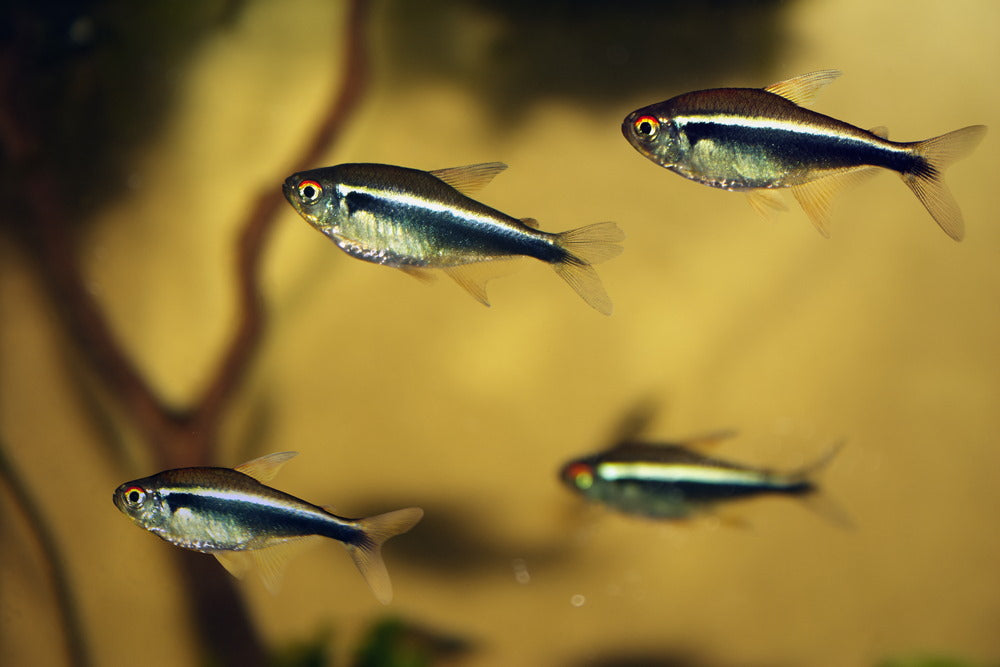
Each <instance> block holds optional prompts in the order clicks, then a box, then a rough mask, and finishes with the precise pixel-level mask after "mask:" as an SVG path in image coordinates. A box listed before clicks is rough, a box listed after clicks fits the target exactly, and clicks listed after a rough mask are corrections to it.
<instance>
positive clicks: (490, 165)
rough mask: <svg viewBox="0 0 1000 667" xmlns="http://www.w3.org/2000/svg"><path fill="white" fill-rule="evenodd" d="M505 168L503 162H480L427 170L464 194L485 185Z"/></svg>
mask: <svg viewBox="0 0 1000 667" xmlns="http://www.w3.org/2000/svg"><path fill="white" fill-rule="evenodd" d="M506 168H507V165H505V164H504V163H503V162H482V163H480V164H470V165H466V166H464V167H449V168H447V169H435V170H434V171H431V172H428V173H430V175H431V176H434V177H435V178H440V179H441V180H442V181H444V182H445V183H447V184H448V185H450V186H451V187H453V188H455V189H456V190H458V191H459V192H461V193H462V194H464V195H467V194H470V193H473V192H475V191H476V190H478V189H479V188H481V187H483V186H485V185H486V184H487V183H489V182H490V181H492V180H493V177H494V176H496V175H497V174H499V173H500V172H501V171H503V170H504V169H506Z"/></svg>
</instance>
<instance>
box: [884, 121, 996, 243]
mask: <svg viewBox="0 0 1000 667" xmlns="http://www.w3.org/2000/svg"><path fill="white" fill-rule="evenodd" d="M985 134H986V126H985V125H972V126H970V127H963V128H962V129H961V130H955V131H954V132H949V133H948V134H943V135H941V136H940V137H934V138H933V139H927V140H926V141H921V142H918V143H917V144H915V145H914V150H915V151H916V153H917V154H918V155H919V156H920V157H922V158H924V160H925V161H926V164H925V166H924V168H923V169H921V170H919V171H917V172H915V173H912V172H911V173H906V174H903V175H902V177H903V182H904V183H906V185H907V186H909V188H910V189H911V190H913V193H914V194H915V195H917V198H919V199H920V201H921V203H923V205H924V207H925V208H926V209H927V211H928V212H929V213H930V214H931V216H932V217H933V218H934V220H935V222H937V223H938V225H940V227H941V229H943V230H944V232H945V234H947V235H948V236H950V237H951V238H953V239H955V240H956V241H961V240H962V237H963V236H965V223H964V222H963V221H962V211H961V210H959V208H958V203H957V202H956V201H955V199H954V197H952V196H951V192H949V191H948V188H947V187H946V186H945V184H944V181H943V180H942V179H941V174H942V172H943V171H944V170H945V168H947V167H948V165H950V164H951V163H952V162H954V161H955V160H958V159H959V158H962V157H965V156H966V155H968V154H969V153H970V152H971V151H972V149H973V148H975V147H976V145H977V144H978V143H979V142H980V141H982V139H983V136H984V135H985Z"/></svg>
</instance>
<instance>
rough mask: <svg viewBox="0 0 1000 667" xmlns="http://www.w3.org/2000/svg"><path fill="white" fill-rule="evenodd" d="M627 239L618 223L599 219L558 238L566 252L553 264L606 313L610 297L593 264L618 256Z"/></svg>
mask: <svg viewBox="0 0 1000 667" xmlns="http://www.w3.org/2000/svg"><path fill="white" fill-rule="evenodd" d="M624 239H625V233H624V232H622V230H621V229H620V228H619V227H618V225H616V224H615V223H613V222H598V223H597V224H593V225H587V226H586V227H580V228H579V229H571V230H569V231H566V232H563V233H561V234H559V235H558V240H557V241H556V242H557V243H558V244H559V247H561V248H562V249H563V250H565V251H566V253H567V254H566V256H565V257H564V258H563V259H562V260H561V261H559V262H557V263H555V264H553V265H552V266H553V268H554V269H555V270H556V273H558V274H559V277H560V278H562V279H563V280H565V281H566V282H567V283H569V286H570V287H572V288H573V289H574V290H575V291H576V293H577V294H579V295H580V296H581V297H582V298H583V300H584V301H586V302H587V303H588V304H590V306H591V307H592V308H594V309H595V310H597V311H598V312H600V313H603V314H605V315H610V314H611V308H612V305H611V297H609V296H608V293H607V292H605V291H604V286H603V285H602V284H601V279H600V278H599V277H598V276H597V271H595V270H594V267H593V266H591V265H592V264H597V263H599V262H603V261H605V260H608V259H611V258H612V257H616V256H617V255H619V254H620V253H621V251H622V250H623V248H622V247H621V245H620V244H621V242H622V241H623V240H624Z"/></svg>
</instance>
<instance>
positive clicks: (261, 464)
mask: <svg viewBox="0 0 1000 667" xmlns="http://www.w3.org/2000/svg"><path fill="white" fill-rule="evenodd" d="M296 455H298V452H277V453H274V454H268V455H266V456H261V457H259V458H256V459H253V460H250V461H247V462H246V463H241V464H240V465H238V466H236V467H235V468H233V470H235V471H237V472H241V473H243V474H244V475H247V476H248V477H253V478H254V479H255V480H257V481H258V482H261V483H262V484H264V483H267V482H270V481H271V480H272V479H274V476H275V475H277V474H278V471H279V470H281V466H283V465H285V464H286V463H288V461H289V459H291V458H292V457H294V456H296Z"/></svg>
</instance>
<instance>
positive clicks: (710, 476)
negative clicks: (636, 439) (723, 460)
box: [597, 463, 771, 486]
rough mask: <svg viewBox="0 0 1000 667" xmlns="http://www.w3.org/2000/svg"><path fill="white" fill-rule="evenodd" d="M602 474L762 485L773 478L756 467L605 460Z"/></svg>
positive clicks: (620, 477)
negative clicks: (741, 467)
mask: <svg viewBox="0 0 1000 667" xmlns="http://www.w3.org/2000/svg"><path fill="white" fill-rule="evenodd" d="M597 474H598V476H599V477H600V478H601V479H603V480H606V481H614V480H627V479H633V480H639V481H643V482H686V483H692V484H738V485H743V486H760V485H762V484H769V483H770V482H771V480H770V479H769V478H768V477H767V476H766V475H764V474H762V473H760V472H757V471H754V470H734V469H728V468H711V467H708V466H698V465H684V464H671V465H664V464H662V463H661V464H653V463H601V464H600V465H598V466H597Z"/></svg>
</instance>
